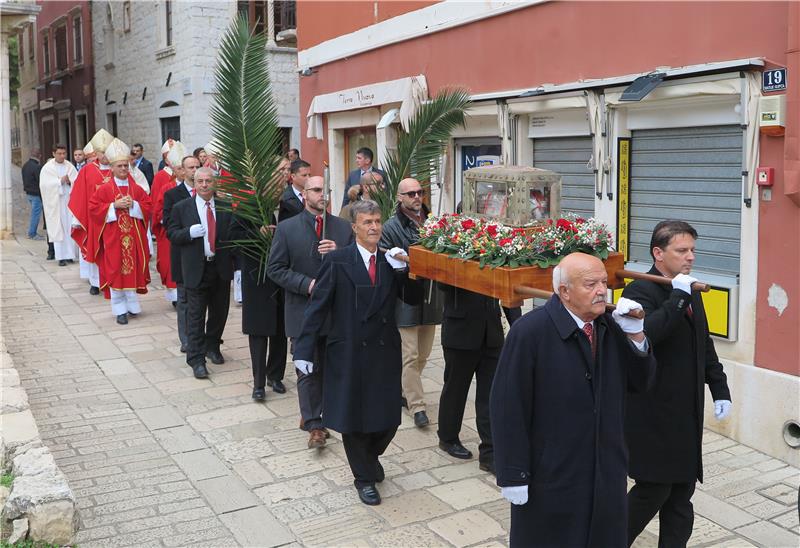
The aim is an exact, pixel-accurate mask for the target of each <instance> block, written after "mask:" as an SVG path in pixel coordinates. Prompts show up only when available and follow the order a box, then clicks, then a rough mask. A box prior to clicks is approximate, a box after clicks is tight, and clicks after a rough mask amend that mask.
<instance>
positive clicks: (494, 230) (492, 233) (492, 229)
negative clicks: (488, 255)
mask: <svg viewBox="0 0 800 548" xmlns="http://www.w3.org/2000/svg"><path fill="white" fill-rule="evenodd" d="M486 232H488V233H489V236H491V237H492V238H494V237H495V236H497V225H489V226H487V227H486Z"/></svg>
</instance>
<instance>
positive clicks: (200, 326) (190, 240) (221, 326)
mask: <svg viewBox="0 0 800 548" xmlns="http://www.w3.org/2000/svg"><path fill="white" fill-rule="evenodd" d="M194 182H195V193H196V196H195V198H194V200H192V199H189V200H183V201H181V202H178V203H177V204H175V206H174V207H173V208H172V211H171V212H170V217H169V225H168V229H167V234H168V236H169V240H170V242H171V243H172V245H173V246H178V247H180V257H181V276H182V278H183V285H184V287H185V289H186V302H187V323H186V337H187V340H188V349H187V352H186V363H188V364H189V366H190V367H191V368H192V370H193V371H194V376H195V377H196V378H198V379H205V378H207V377H208V369H206V355H208V357H209V358H210V359H211V361H212V363H215V364H220V363H224V361H225V360H224V359H223V357H222V354H221V353H220V351H219V345H220V342H221V341H222V332H223V331H224V330H225V322H226V321H227V320H228V307H229V306H230V291H231V280H232V279H233V259H232V257H231V252H230V248H228V247H226V246H225V243H226V242H227V241H228V240H230V229H231V223H232V219H233V217H232V215H231V214H230V213H229V211H226V210H224V209H227V208H224V209H223V207H217V205H218V204H217V203H216V200H215V199H214V188H215V180H214V174H213V172H212V171H211V170H210V169H208V168H201V169H198V170H197V171H196V172H195V177H194ZM219 205H223V204H221V203H220V204H219ZM206 311H208V323H207V325H206V322H205V320H206Z"/></svg>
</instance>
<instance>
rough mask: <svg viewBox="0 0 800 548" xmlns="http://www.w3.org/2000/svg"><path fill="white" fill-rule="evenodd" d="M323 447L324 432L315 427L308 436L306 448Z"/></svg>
mask: <svg viewBox="0 0 800 548" xmlns="http://www.w3.org/2000/svg"><path fill="white" fill-rule="evenodd" d="M323 447H325V432H323V431H322V429H321V428H315V429H314V430H312V431H311V435H310V436H309V437H308V448H309V449H321V448H323Z"/></svg>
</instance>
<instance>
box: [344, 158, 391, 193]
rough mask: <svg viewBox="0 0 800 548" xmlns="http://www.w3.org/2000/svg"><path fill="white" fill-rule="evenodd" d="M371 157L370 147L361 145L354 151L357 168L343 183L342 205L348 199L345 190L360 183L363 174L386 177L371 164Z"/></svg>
mask: <svg viewBox="0 0 800 548" xmlns="http://www.w3.org/2000/svg"><path fill="white" fill-rule="evenodd" d="M372 158H373V155H372V149H369V148H367V147H363V148H359V149H358V150H357V151H356V165H357V166H358V169H354V170H353V171H351V172H350V174H349V175H348V176H347V183H345V186H344V197H343V198H342V207H344V206H346V205H347V203H348V202H349V201H350V200H349V198H348V197H347V191H348V190H350V187H351V186H353V185H358V184H361V178H362V177H363V176H364V175H366V174H368V173H377V174H379V175H380V176H381V177H382V178H384V179H385V178H386V174H385V173H384V172H383V171H381V170H380V169H378V168H376V167H374V166H373V165H372Z"/></svg>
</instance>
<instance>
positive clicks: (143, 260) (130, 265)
mask: <svg viewBox="0 0 800 548" xmlns="http://www.w3.org/2000/svg"><path fill="white" fill-rule="evenodd" d="M128 195H130V196H131V197H132V198H133V200H134V201H136V202H139V207H140V208H141V210H142V214H143V216H144V221H142V220H141V219H137V218H134V217H131V216H130V214H129V213H128V210H126V209H117V210H115V212H116V215H117V221H116V222H113V223H106V217H107V216H108V210H109V207H110V206H111V205H112V204H113V203H114V200H116V199H117V198H120V197H122V196H128ZM89 213H90V216H91V225H90V226H91V227H92V230H93V231H94V233H95V234H97V237H98V239H99V243H100V244H101V245H100V246H99V248H100V251H99V253H98V254H97V265H98V266H99V267H100V289H102V290H103V292H104V295H105V296H106V298H109V297H110V291H109V290H110V289H116V290H120V291H122V290H134V291H136V292H137V293H147V284H148V283H149V282H150V269H149V262H150V251H149V247H148V245H147V221H148V220H149V219H150V213H151V202H150V197H149V196H148V195H147V193H146V192H145V191H144V189H142V188H141V187H140V186H139V185H137V184H136V181H134V179H133V177H131V176H130V175H129V176H128V186H127V187H124V186H123V187H119V186H117V184H116V182H115V181H114V179H113V178H112V179H111V180H110V181H109V182H108V183H106V184H104V185H103V186H101V187H100V188H99V189H97V192H95V193H94V196H92V199H91V200H90V202H89Z"/></svg>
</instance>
